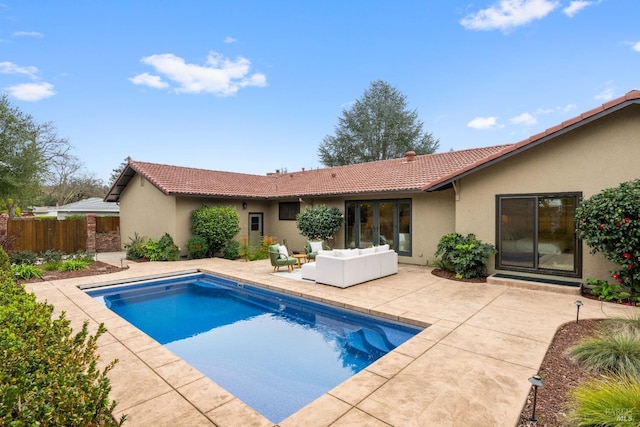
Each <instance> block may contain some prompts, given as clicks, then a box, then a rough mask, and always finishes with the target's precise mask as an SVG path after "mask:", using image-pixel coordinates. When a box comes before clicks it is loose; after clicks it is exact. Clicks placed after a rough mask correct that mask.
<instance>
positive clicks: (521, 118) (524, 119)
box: [509, 113, 538, 126]
mask: <svg viewBox="0 0 640 427" xmlns="http://www.w3.org/2000/svg"><path fill="white" fill-rule="evenodd" d="M509 121H510V122H511V123H513V124H515V125H525V126H531V125H535V124H536V123H538V119H536V118H535V117H534V116H533V115H531V114H529V113H522V114H520V115H518V116H515V117H513V118H511V120H509Z"/></svg>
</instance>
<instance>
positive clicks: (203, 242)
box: [187, 236, 209, 259]
mask: <svg viewBox="0 0 640 427" xmlns="http://www.w3.org/2000/svg"><path fill="white" fill-rule="evenodd" d="M208 252H209V246H208V245H207V239H205V238H204V237H202V236H192V237H191V238H190V239H189V240H187V258H189V259H202V258H205V257H206V256H207V253H208Z"/></svg>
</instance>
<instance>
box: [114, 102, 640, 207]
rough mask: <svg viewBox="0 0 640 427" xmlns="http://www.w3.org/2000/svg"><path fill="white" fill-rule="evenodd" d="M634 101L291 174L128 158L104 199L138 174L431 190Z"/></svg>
mask: <svg viewBox="0 0 640 427" xmlns="http://www.w3.org/2000/svg"><path fill="white" fill-rule="evenodd" d="M638 103H640V91H638V90H634V91H631V92H629V93H627V94H626V95H624V96H622V97H620V98H617V99H614V100H612V101H609V102H607V103H605V104H602V105H601V106H600V107H597V108H594V109H592V110H589V111H586V112H584V113H582V114H580V115H579V116H576V117H574V118H572V119H569V120H567V121H564V122H563V123H561V124H559V125H556V126H554V127H551V128H549V129H547V130H545V131H544V132H540V133H538V134H536V135H533V136H531V137H529V138H527V139H525V140H523V141H520V142H518V143H516V144H507V145H498V146H493V147H484V148H473V149H468V150H460V151H451V152H447V153H438V154H428V155H423V156H413V157H412V160H410V158H409V157H403V158H401V159H392V160H382V161H378V162H369V163H360V164H356V165H348V166H339V167H332V168H323V169H313V170H307V171H300V172H292V173H278V174H267V175H266V176H264V175H249V174H242V173H235V172H221V171H213V170H206V169H194V168H187V167H180V166H171V165H161V164H156V163H147V162H138V161H133V160H131V161H130V162H129V164H128V165H127V167H126V168H125V170H124V171H123V172H122V173H121V174H120V177H119V178H118V179H117V180H116V182H115V183H114V184H113V186H112V187H111V189H110V190H109V192H108V193H107V196H106V197H105V201H112V202H114V201H118V199H119V198H120V193H121V191H122V190H123V189H124V188H125V187H126V186H127V184H128V182H129V180H130V179H131V178H132V177H133V176H134V175H135V173H139V174H141V175H142V176H144V177H145V178H146V179H147V180H149V181H150V182H151V183H153V185H155V186H156V187H157V188H158V189H159V190H160V191H162V192H163V193H165V194H172V195H185V196H187V195H192V196H202V197H233V198H260V199H277V198H290V197H304V196H331V195H347V194H368V193H377V194H383V193H394V192H421V191H434V190H437V189H440V188H443V187H445V186H447V185H450V183H451V182H452V181H455V180H456V179H459V178H461V177H463V176H466V175H469V174H471V173H473V172H475V171H477V170H479V169H482V168H484V167H487V166H489V165H492V164H494V163H496V162H499V161H501V160H503V159H506V158H508V157H510V156H512V155H514V154H516V153H518V152H520V151H523V150H526V149H528V148H531V147H534V146H536V145H538V144H540V143H542V142H545V141H548V140H549V139H552V138H554V137H555V136H557V135H560V134H562V133H565V132H568V131H570V130H572V129H575V128H576V127H579V126H582V125H583V124H585V123H588V122H590V121H592V120H595V119H597V118H599V117H602V116H603V115H606V114H610V113H611V112H613V111H616V110H618V109H620V108H624V107H626V106H627V105H629V104H638Z"/></svg>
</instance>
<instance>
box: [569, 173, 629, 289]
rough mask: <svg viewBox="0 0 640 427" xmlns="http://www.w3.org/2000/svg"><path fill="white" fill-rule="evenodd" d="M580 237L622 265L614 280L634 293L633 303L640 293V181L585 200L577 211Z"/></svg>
mask: <svg viewBox="0 0 640 427" xmlns="http://www.w3.org/2000/svg"><path fill="white" fill-rule="evenodd" d="M576 224H577V232H578V237H580V238H581V239H582V240H583V241H584V242H585V243H586V244H587V245H588V246H589V247H590V248H591V253H592V254H595V253H597V252H602V254H603V255H604V256H605V258H606V259H608V260H609V261H611V262H613V263H614V264H618V265H620V267H621V268H620V269H619V270H614V271H612V272H611V273H612V276H613V278H614V279H615V280H616V281H617V282H618V283H620V284H621V285H624V286H625V287H626V288H628V289H629V290H630V291H631V298H632V300H635V301H638V299H639V297H638V294H640V179H636V180H634V181H629V182H623V183H622V184H620V185H619V186H618V187H616V188H608V189H605V190H603V191H601V192H600V193H598V194H595V195H593V196H591V197H589V198H588V199H585V200H583V201H582V204H581V205H580V206H579V207H578V209H576Z"/></svg>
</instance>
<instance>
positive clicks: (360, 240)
mask: <svg viewBox="0 0 640 427" xmlns="http://www.w3.org/2000/svg"><path fill="white" fill-rule="evenodd" d="M345 212H346V219H345V221H346V227H345V246H346V247H348V248H367V247H370V246H371V245H384V244H388V245H389V247H390V248H393V249H394V250H395V251H397V252H398V253H399V254H400V255H405V256H411V200H410V199H399V200H379V201H377V200H375V201H372V200H363V201H348V202H346V204H345Z"/></svg>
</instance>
